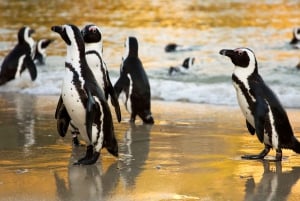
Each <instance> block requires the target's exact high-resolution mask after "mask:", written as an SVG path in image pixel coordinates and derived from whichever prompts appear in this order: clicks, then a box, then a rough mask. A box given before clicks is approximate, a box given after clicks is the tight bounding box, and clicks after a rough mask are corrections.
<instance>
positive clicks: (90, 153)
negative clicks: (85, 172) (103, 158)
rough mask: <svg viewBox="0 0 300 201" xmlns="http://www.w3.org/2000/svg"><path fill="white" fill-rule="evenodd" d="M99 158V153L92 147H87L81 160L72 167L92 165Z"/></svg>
mask: <svg viewBox="0 0 300 201" xmlns="http://www.w3.org/2000/svg"><path fill="white" fill-rule="evenodd" d="M99 156H100V152H97V151H95V152H94V147H93V146H92V145H89V146H87V149H86V154H85V156H84V157H83V158H81V159H79V160H78V161H77V162H75V163H73V165H92V164H94V163H96V161H97V160H98V158H99Z"/></svg>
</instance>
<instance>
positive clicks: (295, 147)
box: [292, 137, 300, 154]
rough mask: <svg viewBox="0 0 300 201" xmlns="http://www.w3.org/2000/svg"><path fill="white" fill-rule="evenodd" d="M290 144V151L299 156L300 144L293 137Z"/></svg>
mask: <svg viewBox="0 0 300 201" xmlns="http://www.w3.org/2000/svg"><path fill="white" fill-rule="evenodd" d="M292 143H293V144H292V150H293V151H294V152H296V153H297V154H300V142H299V141H298V140H297V139H296V138H295V137H293V140H292Z"/></svg>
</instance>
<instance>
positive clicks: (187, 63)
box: [168, 57, 195, 76]
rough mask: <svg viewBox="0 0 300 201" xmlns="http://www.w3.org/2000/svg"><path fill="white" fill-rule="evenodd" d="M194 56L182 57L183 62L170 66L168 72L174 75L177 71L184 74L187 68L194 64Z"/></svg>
mask: <svg viewBox="0 0 300 201" xmlns="http://www.w3.org/2000/svg"><path fill="white" fill-rule="evenodd" d="M194 62H195V58H194V57H188V58H186V59H184V61H183V63H182V64H181V65H180V66H175V67H174V66H171V67H170V68H169V71H168V74H169V75H170V76H172V75H175V74H177V73H182V74H185V73H187V72H188V69H189V68H191V67H192V66H193V65H194Z"/></svg>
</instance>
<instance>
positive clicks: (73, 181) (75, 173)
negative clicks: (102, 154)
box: [54, 161, 120, 201]
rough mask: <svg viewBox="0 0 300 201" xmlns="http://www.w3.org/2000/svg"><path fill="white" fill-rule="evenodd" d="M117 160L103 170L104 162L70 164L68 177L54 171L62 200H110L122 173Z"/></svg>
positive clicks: (57, 191)
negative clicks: (80, 164)
mask: <svg viewBox="0 0 300 201" xmlns="http://www.w3.org/2000/svg"><path fill="white" fill-rule="evenodd" d="M118 171H119V170H118V163H117V161H115V162H114V163H112V164H111V165H110V166H109V167H108V168H105V171H104V170H103V167H102V164H101V163H100V164H99V165H98V164H97V165H89V166H74V165H73V166H72V165H69V166H68V177H67V180H65V177H64V176H63V177H61V176H60V174H59V173H58V172H55V173H54V179H55V184H56V193H57V197H58V198H59V200H61V201H71V200H72V201H83V200H109V198H110V196H111V193H112V192H113V191H114V190H115V188H116V187H117V185H118V182H119V179H120V174H119V172H118Z"/></svg>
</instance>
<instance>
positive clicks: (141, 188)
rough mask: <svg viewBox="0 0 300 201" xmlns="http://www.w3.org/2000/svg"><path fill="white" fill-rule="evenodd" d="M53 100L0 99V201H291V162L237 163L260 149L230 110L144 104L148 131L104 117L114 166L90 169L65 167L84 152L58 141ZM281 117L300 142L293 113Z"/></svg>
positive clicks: (294, 176) (299, 158) (107, 161)
mask: <svg viewBox="0 0 300 201" xmlns="http://www.w3.org/2000/svg"><path fill="white" fill-rule="evenodd" d="M57 101H58V96H33V95H26V94H18V93H2V94H0V106H1V107H0V120H1V121H0V146H1V148H2V150H1V156H0V161H1V164H0V200H1V201H2V200H3V201H4V200H5V201H8V200H9V201H15V200H25V201H27V200H32V201H37V200H39V201H43V200H44V201H48V200H49V201H50V200H51V201H53V200H57V201H61V200H72V201H77V200H78V201H79V200H80V201H83V200H101V201H102V200H108V201H118V200H122V201H124V200H125V201H126V200H128V201H132V200H137V201H139V200H143V201H152V200H153V201H158V200H201V201H202V200H205V201H210V200H234V201H235V200H253V201H254V200H255V201H258V200H289V201H291V200H299V199H300V190H299V189H300V182H299V181H298V179H299V177H300V155H297V154H296V153H294V152H293V151H290V150H283V161H282V162H281V163H275V162H269V161H267V160H266V161H256V160H253V161H248V160H241V158H240V157H241V155H243V154H256V153H259V152H260V151H261V149H262V148H263V145H262V144H260V143H259V142H258V140H257V138H256V137H255V136H251V135H249V134H248V132H247V130H246V126H245V120H244V118H243V117H242V114H241V112H240V110H239V108H238V107H235V106H234V107H229V106H215V105H203V104H192V103H186V102H165V101H152V112H153V116H154V118H155V124H154V125H153V126H150V125H142V122H141V121H140V120H139V119H138V121H137V122H136V124H130V123H128V120H129V115H128V113H127V112H126V111H125V109H124V107H123V105H122V104H121V106H122V122H121V123H117V121H116V118H115V115H114V114H113V117H114V126H115V133H116V136H117V140H118V144H119V158H114V157H113V156H111V155H110V154H109V153H108V152H107V151H106V150H105V149H103V150H102V152H101V157H100V159H99V160H98V162H97V163H96V164H95V165H90V166H74V165H72V163H73V162H75V161H76V160H77V159H78V158H80V157H81V156H82V155H84V153H85V147H84V146H81V147H72V143H71V135H70V133H68V135H67V136H66V137H65V138H61V137H60V136H59V135H58V134H57V131H56V121H55V119H54V112H55V108H56V103H57ZM287 113H288V116H289V118H290V121H291V124H292V126H293V129H294V131H295V135H296V136H297V138H298V139H300V127H299V125H300V110H299V109H287ZM82 143H83V142H82ZM274 155H275V152H274V151H272V152H271V153H270V154H269V156H268V158H269V159H272V158H273V157H274Z"/></svg>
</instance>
